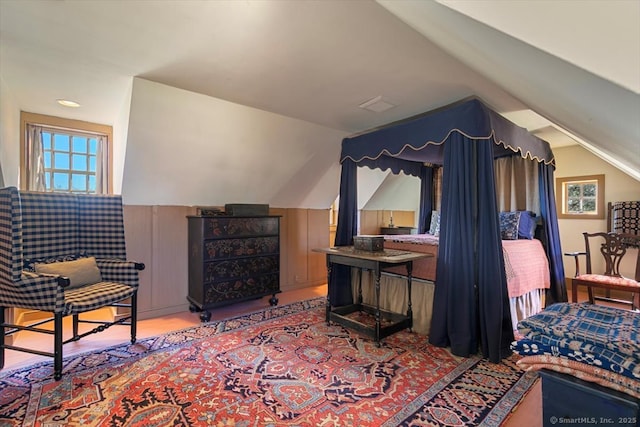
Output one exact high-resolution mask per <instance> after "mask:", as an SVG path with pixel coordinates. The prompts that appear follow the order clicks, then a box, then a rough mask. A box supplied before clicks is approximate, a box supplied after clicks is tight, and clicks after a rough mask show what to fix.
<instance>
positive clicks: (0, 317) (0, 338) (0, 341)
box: [0, 306, 6, 369]
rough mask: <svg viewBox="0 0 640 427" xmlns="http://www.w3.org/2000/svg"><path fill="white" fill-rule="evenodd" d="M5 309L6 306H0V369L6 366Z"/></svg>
mask: <svg viewBox="0 0 640 427" xmlns="http://www.w3.org/2000/svg"><path fill="white" fill-rule="evenodd" d="M4 310H5V308H4V307H2V306H0V369H2V368H4V340H5V339H6V337H5V335H4V315H5V313H4Z"/></svg>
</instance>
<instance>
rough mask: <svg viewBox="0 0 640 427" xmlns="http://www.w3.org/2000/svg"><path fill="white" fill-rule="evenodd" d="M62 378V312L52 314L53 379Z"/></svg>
mask: <svg viewBox="0 0 640 427" xmlns="http://www.w3.org/2000/svg"><path fill="white" fill-rule="evenodd" d="M60 378H62V314H61V313H54V315H53V379H55V380H56V381H59V380H60Z"/></svg>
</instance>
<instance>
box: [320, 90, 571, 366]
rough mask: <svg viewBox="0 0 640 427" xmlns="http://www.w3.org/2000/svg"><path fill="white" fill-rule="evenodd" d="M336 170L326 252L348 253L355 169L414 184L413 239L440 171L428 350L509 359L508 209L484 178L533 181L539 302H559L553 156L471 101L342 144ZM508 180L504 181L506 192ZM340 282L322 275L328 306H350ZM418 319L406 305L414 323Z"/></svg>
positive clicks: (343, 274) (562, 291)
mask: <svg viewBox="0 0 640 427" xmlns="http://www.w3.org/2000/svg"><path fill="white" fill-rule="evenodd" d="M507 158H508V159H507ZM502 159H506V161H507V162H508V166H505V163H504V160H502ZM511 159H516V160H514V161H511ZM494 162H500V163H495V164H494ZM340 163H341V165H342V172H341V180H340V201H339V211H338V224H337V230H336V241H335V244H336V246H349V245H352V243H353V237H354V236H355V235H356V234H357V215H358V213H357V173H356V169H357V167H364V166H366V167H369V168H372V169H373V168H378V169H382V170H387V169H390V170H391V171H392V172H393V173H396V174H397V173H400V172H403V173H405V174H408V175H412V176H416V177H419V178H420V179H421V193H420V213H419V218H420V219H419V223H418V233H419V234H423V233H425V232H426V231H427V230H428V229H429V227H430V224H431V216H432V210H433V204H432V199H433V194H432V193H433V190H432V189H433V176H434V173H433V171H434V168H433V167H434V165H439V166H442V168H443V169H442V171H443V175H442V202H441V206H440V212H439V215H440V232H439V238H438V246H437V263H436V271H437V275H436V277H435V288H434V295H433V312H432V316H431V322H430V323H431V324H430V332H429V340H430V342H431V343H432V344H434V345H438V346H443V347H444V346H449V347H451V351H452V352H453V353H454V354H456V355H459V356H468V355H470V354H475V353H477V351H478V349H480V350H481V351H482V354H483V355H484V356H485V357H486V358H488V359H489V360H491V361H494V362H498V361H500V360H501V359H502V358H503V357H506V356H508V355H509V354H511V350H510V348H509V345H510V343H511V341H512V340H513V329H512V322H511V315H510V308H509V295H508V289H507V274H506V273H505V258H504V255H503V249H502V246H503V245H502V239H501V230H500V222H499V211H500V210H515V209H513V208H511V207H509V206H506V208H505V206H504V205H505V202H504V201H505V200H506V199H508V197H506V196H504V190H503V189H500V190H498V188H501V187H502V185H503V184H502V180H498V183H496V179H495V177H494V175H495V174H496V171H499V170H502V169H509V168H513V170H516V169H517V168H519V167H525V168H528V169H529V170H533V171H534V172H535V174H536V175H537V180H536V182H534V183H533V184H534V185H531V186H530V187H531V188H528V190H527V193H530V194H529V195H528V196H527V199H528V200H534V202H533V205H531V207H529V206H527V207H526V208H523V209H527V210H532V211H534V212H536V213H537V214H538V215H539V216H540V217H541V219H542V222H541V226H542V231H543V233H544V236H545V238H544V239H543V243H544V250H545V252H546V254H547V258H548V262H549V271H550V277H549V289H548V291H547V292H546V293H547V295H546V299H547V302H549V303H553V302H559V301H566V300H567V292H566V287H565V283H564V269H563V264H562V258H561V256H562V254H561V249H560V241H559V234H558V225H557V216H556V208H555V199H554V194H553V169H554V158H553V153H552V152H551V149H550V147H549V144H548V143H546V142H545V141H542V140H540V139H539V138H536V137H534V136H533V135H531V134H529V133H528V132H527V131H526V130H525V129H522V128H519V127H517V126H515V125H514V124H513V123H511V122H509V121H508V120H506V119H505V118H503V117H502V116H500V115H499V114H498V113H496V112H494V111H492V110H490V109H489V108H487V106H485V105H484V104H483V103H482V102H481V101H479V100H478V99H475V98H474V99H471V100H465V101H461V102H458V103H456V104H453V105H451V106H448V107H445V108H442V109H438V110H435V111H432V112H429V113H426V114H424V115H421V116H418V117H414V118H411V119H408V120H405V121H402V122H399V123H394V124H391V125H389V126H385V127H383V128H380V129H376V130H373V131H371V132H367V133H364V134H360V135H356V136H353V137H349V138H345V139H344V140H343V142H342V153H341V156H340ZM512 165H515V166H513V167H512ZM509 180H511V181H512V180H513V178H510V179H507V180H506V182H509ZM507 185H508V184H507ZM528 187H529V186H528ZM509 191H510V190H509ZM533 193H535V194H533ZM499 203H500V206H499ZM390 237H391V236H390ZM393 237H397V236H393ZM350 277H351V272H350V270H349V269H348V268H345V269H341V268H336V269H334V270H333V271H332V276H331V278H330V280H331V285H332V286H330V290H331V293H330V295H329V299H330V303H331V305H333V306H340V305H346V304H350V303H351V302H352V298H353V296H352V292H351V289H350V288H349V287H348V286H334V284H335V283H338V282H340V283H344V281H345V280H346V281H349V280H350ZM419 310H420V307H417V306H416V305H414V313H415V315H419V314H418V312H419Z"/></svg>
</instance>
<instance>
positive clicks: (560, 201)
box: [556, 175, 606, 220]
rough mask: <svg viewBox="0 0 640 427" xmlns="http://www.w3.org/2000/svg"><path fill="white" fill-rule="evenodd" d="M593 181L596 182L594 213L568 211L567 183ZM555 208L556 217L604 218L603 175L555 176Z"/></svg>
mask: <svg viewBox="0 0 640 427" xmlns="http://www.w3.org/2000/svg"><path fill="white" fill-rule="evenodd" d="M589 181H593V182H595V184H596V213H593V214H591V213H568V212H567V200H568V194H567V188H568V185H569V184H573V183H585V182H589ZM556 210H557V214H558V219H600V220H601V219H605V217H606V208H605V205H604V175H585V176H568V177H564V178H556Z"/></svg>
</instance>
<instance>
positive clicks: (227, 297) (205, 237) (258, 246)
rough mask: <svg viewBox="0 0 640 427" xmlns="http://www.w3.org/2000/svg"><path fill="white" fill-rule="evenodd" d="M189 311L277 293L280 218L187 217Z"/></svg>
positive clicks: (207, 317) (205, 314)
mask: <svg viewBox="0 0 640 427" xmlns="http://www.w3.org/2000/svg"><path fill="white" fill-rule="evenodd" d="M187 219H188V222H189V295H188V296H187V299H188V300H189V303H190V310H191V311H201V312H202V313H201V314H200V319H201V320H202V321H203V322H207V321H209V320H210V319H211V312H210V310H211V309H212V308H215V307H220V306H224V305H228V304H232V303H235V302H239V301H245V300H249V299H256V298H261V297H264V296H266V295H271V299H270V300H269V303H270V304H271V305H276V304H277V303H278V299H277V298H276V294H277V293H279V292H280V217H279V216H243V217H237V216H188V217H187Z"/></svg>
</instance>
